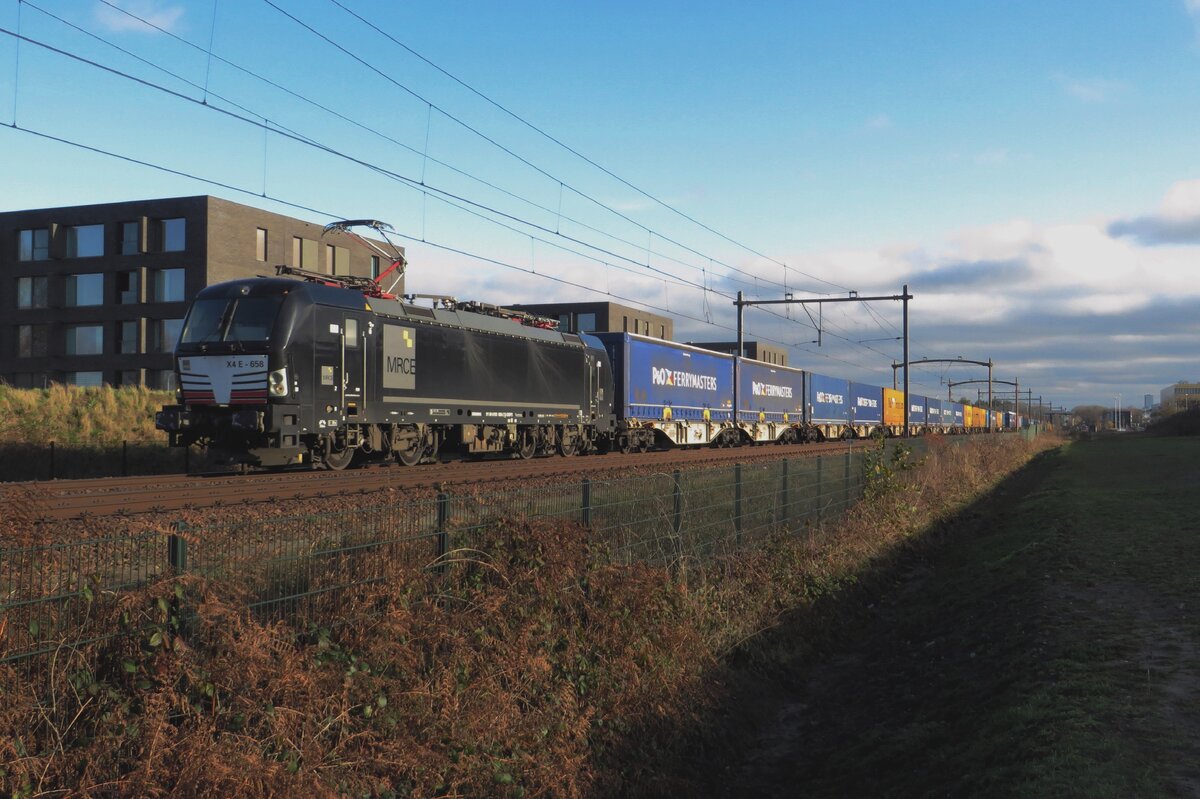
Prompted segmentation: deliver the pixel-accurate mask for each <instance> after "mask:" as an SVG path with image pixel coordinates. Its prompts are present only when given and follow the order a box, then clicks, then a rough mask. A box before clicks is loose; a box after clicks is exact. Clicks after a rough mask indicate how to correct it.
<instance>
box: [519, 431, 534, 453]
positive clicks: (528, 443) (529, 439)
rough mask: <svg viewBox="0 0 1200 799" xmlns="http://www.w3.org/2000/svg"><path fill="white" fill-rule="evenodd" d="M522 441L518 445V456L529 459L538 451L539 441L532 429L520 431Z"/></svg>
mask: <svg viewBox="0 0 1200 799" xmlns="http://www.w3.org/2000/svg"><path fill="white" fill-rule="evenodd" d="M520 436H521V438H520V443H519V444H518V445H517V456H518V457H520V459H521V460H523V461H527V460H529V459H530V458H532V457H533V456H534V453H536V452H537V441H536V440H535V439H534V437H533V432H532V431H528V430H527V431H524V432H522V433H520Z"/></svg>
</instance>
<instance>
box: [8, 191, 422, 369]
mask: <svg viewBox="0 0 1200 799" xmlns="http://www.w3.org/2000/svg"><path fill="white" fill-rule="evenodd" d="M282 263H286V264H289V265H291V266H299V267H303V268H305V269H310V270H314V271H319V272H324V273H326V274H331V275H332V274H336V275H362V276H374V275H376V274H378V273H379V270H380V269H381V268H382V269H386V268H387V266H388V264H386V263H384V264H380V263H379V256H377V255H376V254H374V253H373V252H371V251H370V250H369V249H368V248H366V247H364V246H363V245H362V244H361V243H360V242H358V241H357V240H355V239H354V238H353V237H351V236H348V235H346V234H344V233H331V234H330V235H328V236H322V227H321V225H317V224H313V223H311V222H305V221H303V220H300V219H294V218H292V217H289V216H282V215H280V214H275V213H271V212H270V211H264V210H261V209H258V208H252V207H250V206H246V205H240V204H238V203H234V202H229V201H228V200H222V199H219V198H217V197H210V196H203V195H202V196H198V197H173V198H166V199H156V200H138V201H133V202H119V203H103V204H98V205H77V206H70V207H65V208H40V209H35V210H26V211H9V212H4V213H0V309H3V316H2V317H0V318H2V319H3V321H2V322H0V380H2V381H4V382H7V383H10V384H12V385H15V386H20V387H41V386H44V385H46V384H48V383H51V382H61V383H69V384H74V385H100V384H102V383H108V384H110V385H145V386H148V387H150V388H159V389H170V388H173V387H174V372H173V369H172V363H171V352H172V350H174V348H175V342H176V340H177V339H178V338H179V333H180V328H181V326H182V324H183V316H184V313H185V312H186V310H187V305H188V302H189V301H190V300H191V299H192V298H193V297H194V296H195V295H196V293H197V292H199V291H200V289H202V288H204V287H205V286H207V285H210V284H212V283H219V282H221V281H224V280H232V279H234V278H242V277H252V276H254V275H272V274H274V272H275V264H282ZM394 291H395V292H396V293H400V292H402V291H403V286H402V285H398V286H396V288H395V289H394Z"/></svg>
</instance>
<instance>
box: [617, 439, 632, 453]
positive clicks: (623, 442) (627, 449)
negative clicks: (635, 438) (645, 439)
mask: <svg viewBox="0 0 1200 799" xmlns="http://www.w3.org/2000/svg"><path fill="white" fill-rule="evenodd" d="M617 449H618V450H620V452H621V454H622V455H628V454H629V453H631V452H633V443H632V442H630V440H629V436H621V437H620V438H619V439H618V440H617Z"/></svg>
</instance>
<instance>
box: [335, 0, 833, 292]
mask: <svg viewBox="0 0 1200 799" xmlns="http://www.w3.org/2000/svg"><path fill="white" fill-rule="evenodd" d="M329 2H331V3H332V4H333V5H335V6H337V7H338V8H340V9H342V11H345V12H346V13H347V14H349V15H350V16H352V17H354V18H355V19H357V20H358V21H359V22H361V23H362V24H364V25H366V26H367V27H368V28H371V29H372V30H374V31H375V32H376V33H378V34H379V35H381V36H383V37H384V38H385V39H387V40H388V41H390V42H392V43H393V44H395V45H396V46H397V47H400V48H402V49H403V50H405V51H406V52H408V53H409V54H411V55H412V56H414V57H416V58H418V59H420V60H421V61H423V62H425V63H426V64H428V65H429V66H430V67H432V68H433V69H435V70H437V71H438V72H440V73H441V74H443V75H445V76H446V77H447V78H449V79H450V80H452V81H454V82H455V83H457V84H458V85H460V86H462V87H463V88H464V89H466V90H467V91H469V92H471V93H472V94H474V95H475V96H476V97H479V98H480V99H481V100H483V101H484V102H486V103H488V104H489V105H491V106H493V107H494V108H496V109H498V110H500V111H502V112H503V113H504V114H506V115H508V116H509V117H511V118H512V119H515V120H516V121H517V122H520V123H521V124H522V125H524V126H525V127H527V128H529V129H530V130H532V131H534V132H535V133H537V134H538V135H540V136H542V137H544V138H545V139H547V140H549V141H551V142H553V143H554V144H556V145H558V146H559V147H561V148H563V149H564V150H566V151H567V152H568V153H570V154H571V155H574V156H575V157H576V158H579V159H581V160H582V161H584V162H586V163H587V164H589V165H591V166H592V167H595V168H596V169H598V170H600V171H601V172H603V173H604V174H605V175H608V176H609V177H610V178H612V179H613V180H616V181H617V182H618V183H621V184H622V185H624V186H626V187H628V188H629V189H632V190H633V191H635V192H637V193H638V194H640V195H642V196H643V197H645V198H646V199H648V200H650V201H652V202H654V203H655V204H657V205H659V206H661V207H663V208H665V209H667V210H668V211H670V212H671V213H674V214H677V215H678V216H680V217H682V218H683V219H686V220H687V221H688V222H691V223H692V224H693V225H696V226H697V227H700V228H702V229H703V230H705V231H707V232H709V233H711V234H713V235H714V236H717V237H718V238H720V239H723V240H724V241H727V242H729V243H730V244H732V245H734V246H736V247H740V248H741V249H743V250H745V251H746V252H749V253H752V254H753V255H756V256H758V257H760V258H763V259H765V260H768V261H770V262H772V263H774V264H776V265H778V266H782V267H783V268H784V274H785V278H784V282H783V284H782V286H783V288H784V289H785V290H786V289H787V280H786V273H787V271H791V272H794V273H795V274H798V275H804V276H805V277H807V278H810V279H812V280H816V281H818V282H821V283H825V284H826V285H829V286H833V287H834V288H839V289H842V290H844V291H849V289H848V288H847V287H846V286H841V285H839V284H837V283H833V282H831V281H829V280H825V279H824V278H820V277H817V276H816V275H812V274H809V273H808V272H804V271H803V270H800V269H796V268H795V267H793V266H789V265H788V264H786V263H784V262H783V261H779V260H777V259H775V258H772V257H771V256H769V255H765V254H763V253H762V252H759V251H758V250H756V249H755V248H753V247H751V246H749V245H747V244H743V243H741V242H739V241H737V240H735V239H732V238H730V237H729V236H727V235H725V234H724V233H722V232H720V231H719V230H715V229H713V228H712V227H710V226H709V225H706V224H705V223H703V222H701V221H699V220H698V219H695V218H693V217H692V216H690V215H688V214H686V213H684V212H683V211H681V210H679V209H678V208H676V207H674V206H673V205H671V204H670V203H667V202H665V201H664V200H662V199H660V198H659V197H656V196H655V195H653V194H651V193H649V192H647V191H645V190H644V189H641V188H639V187H638V186H636V185H634V184H633V183H631V182H630V181H628V180H626V179H625V178H623V177H621V176H620V175H617V174H616V173H614V172H613V171H611V170H610V169H608V168H607V167H605V166H603V165H602V164H600V163H598V162H596V161H594V160H593V159H591V158H589V157H588V156H586V155H584V154H583V153H581V152H580V151H579V150H576V149H575V148H574V147H572V146H570V145H569V144H567V143H566V142H564V141H562V140H561V139H559V138H558V137H556V136H554V135H552V134H551V133H549V132H547V131H546V130H545V129H543V128H541V127H539V126H538V125H535V124H534V123H532V122H530V121H529V120H527V119H525V118H524V117H522V116H520V115H519V114H517V113H516V112H514V111H512V110H511V109H509V108H507V107H506V106H504V105H503V104H501V103H499V102H497V101H496V100H493V99H492V98H491V97H489V96H488V95H486V94H484V93H483V92H481V91H480V90H478V89H476V88H475V87H474V86H471V85H470V84H469V83H467V82H466V81H464V80H462V79H461V78H459V77H458V76H457V75H454V74H452V73H451V72H450V71H448V70H446V69H444V68H443V67H441V66H439V65H438V64H435V63H434V62H433V61H431V60H430V59H429V58H427V57H426V56H424V55H422V54H421V53H418V52H417V51H416V50H414V49H413V48H411V47H409V46H408V45H407V44H405V43H404V42H402V41H400V40H399V39H397V38H396V37H394V36H392V35H391V34H390V33H388V32H387V31H385V30H383V29H382V28H380V27H379V26H378V25H376V24H375V23H373V22H371V21H370V20H367V19H365V18H363V17H362V16H361V15H359V14H358V13H357V12H355V11H353V10H351V9H349V8H347V7H346V6H345V5H344V4H342V3H341V2H339V0H329ZM777 285H778V284H777Z"/></svg>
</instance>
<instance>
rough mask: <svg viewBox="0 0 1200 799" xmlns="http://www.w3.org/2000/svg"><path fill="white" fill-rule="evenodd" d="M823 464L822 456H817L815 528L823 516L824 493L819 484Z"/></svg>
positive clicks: (823, 457)
mask: <svg viewBox="0 0 1200 799" xmlns="http://www.w3.org/2000/svg"><path fill="white" fill-rule="evenodd" d="M824 462H825V456H824V455H818V456H817V526H818V527H819V526H820V525H821V519H822V517H824V515H825V491H824V488H825V487H824V486H823V485H822V482H821V477H822V475H821V471H822V470H821V464H822V463H824Z"/></svg>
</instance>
